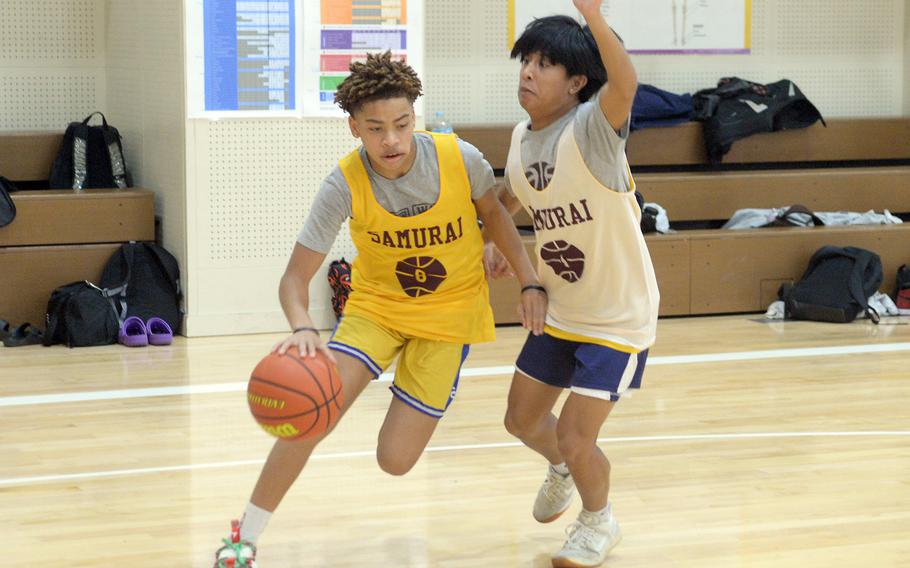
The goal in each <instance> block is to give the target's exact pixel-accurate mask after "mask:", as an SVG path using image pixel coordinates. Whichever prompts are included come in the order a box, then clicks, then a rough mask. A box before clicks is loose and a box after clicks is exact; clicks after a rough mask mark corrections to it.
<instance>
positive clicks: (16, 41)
mask: <svg viewBox="0 0 910 568" xmlns="http://www.w3.org/2000/svg"><path fill="white" fill-rule="evenodd" d="M103 6H104V3H103V0H102V1H99V0H38V1H36V0H3V2H0V60H2V61H3V62H4V63H7V62H10V61H20V62H30V61H36V60H40V61H48V62H51V61H57V62H69V61H73V60H83V61H85V62H92V61H94V60H95V59H96V58H97V57H98V56H99V47H100V48H102V49H103V45H104V44H103V34H104V30H103V29H102V28H99V27H98V25H97V24H98V23H99V16H100V15H101V13H102V10H103Z"/></svg>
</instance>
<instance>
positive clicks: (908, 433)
mask: <svg viewBox="0 0 910 568" xmlns="http://www.w3.org/2000/svg"><path fill="white" fill-rule="evenodd" d="M856 437H864V438H871V437H910V430H869V431H847V432H737V433H727V434H677V435H667V436H623V437H607V438H598V439H597V442H598V443H600V444H622V443H653V442H693V441H694V442H697V441H730V440H760V439H781V438H856ZM521 446H522V444H521V442H518V441H515V442H497V443H489V444H461V445H450V446H434V447H430V448H427V449H426V450H424V452H425V453H428V454H434V453H445V452H462V451H472V450H496V449H503V448H518V447H521ZM375 454H376V452H375V450H363V451H357V452H336V453H329V454H319V453H315V454H313V456H312V457H311V458H310V459H311V460H338V459H349V458H363V457H372V456H374V455H375ZM264 463H265V460H264V459H257V460H241V461H228V462H216V463H202V464H186V465H174V466H162V467H146V468H136V469H116V470H109V471H91V472H83V473H69V474H60V475H40V476H33V477H13V478H9V479H0V487H11V486H22V485H37V484H40V483H57V482H69V481H79V480H86V481H87V480H92V479H103V478H112V477H127V476H137V475H149V474H158V473H174V472H185V471H201V470H207V469H227V468H232V467H243V466H249V465H262V464H264Z"/></svg>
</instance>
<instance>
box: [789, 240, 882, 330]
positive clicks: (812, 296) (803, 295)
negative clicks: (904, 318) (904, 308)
mask: <svg viewBox="0 0 910 568" xmlns="http://www.w3.org/2000/svg"><path fill="white" fill-rule="evenodd" d="M882 279H883V273H882V261H881V259H880V258H879V256H878V255H877V254H875V253H874V252H871V251H868V250H865V249H861V248H857V247H843V248H840V247H832V246H826V247H822V248H820V249H818V250H817V251H816V252H815V254H813V255H812V258H811V259H810V260H809V266H808V268H806V272H805V274H803V277H802V278H801V279H800V280H799V282H797V283H796V284H795V285H793V286H788V285H785V286H782V287H781V290H780V292H779V294H780V298H781V299H782V300H783V301H784V305H785V307H786V313H787V317H788V318H792V319H801V320H813V321H827V322H834V323H849V322H851V321H853V320H854V319H856V316H858V315H859V314H861V313H866V314H868V315H869V317H870V319H871V320H872V322H873V323H876V324H877V323H878V321H879V316H878V313H876V311H875V310H874V309H872V308H870V307H869V304H868V299H869V298H870V297H871V296H872V295H873V294H875V293H876V292H877V291H878V289H879V287H880V286H881V285H882Z"/></svg>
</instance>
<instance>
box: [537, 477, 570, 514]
mask: <svg viewBox="0 0 910 568" xmlns="http://www.w3.org/2000/svg"><path fill="white" fill-rule="evenodd" d="M574 495H575V480H573V479H572V476H571V475H565V476H563V475H560V474H558V473H556V471H554V470H553V466H552V465H551V466H550V467H549V469H548V470H547V478H546V479H545V480H544V482H543V485H541V486H540V490H539V491H538V492H537V499H535V500H534V518H535V519H537V521H538V522H541V523H552V522H553V521H555V520H556V519H558V518H559V516H560V515H562V514H563V513H565V512H566V509H568V508H569V505H571V504H572V497H573V496H574Z"/></svg>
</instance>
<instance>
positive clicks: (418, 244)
mask: <svg viewBox="0 0 910 568" xmlns="http://www.w3.org/2000/svg"><path fill="white" fill-rule="evenodd" d="M420 94H421V84H420V80H419V79H418V78H417V75H416V74H415V73H414V71H413V69H411V67H409V66H408V65H407V64H405V63H403V62H400V61H393V60H392V57H391V54H390V53H388V52H386V53H385V54H381V55H373V54H371V55H369V56H368V57H367V60H366V62H365V63H364V62H355V63H353V64H352V65H351V75H350V76H349V77H347V78H346V79H345V80H344V81H343V82H342V83H341V84H340V85H339V87H338V91H337V94H336V96H335V101H336V103H337V104H338V105H339V106H340V107H341V108H342V109H344V110H345V111H346V112H347V113H348V114H349V118H348V124H349V126H350V130H351V133H352V134H353V135H354V137H355V138H359V139H360V140H361V141H362V143H363V144H362V146H360V147H359V148H357V149H355V150H354V151H352V152H351V153H350V154H348V155H347V156H345V157H344V158H342V159H341V161H340V162H339V164H338V166H337V167H336V168H335V169H334V170H332V172H331V173H330V174H329V175H328V177H326V178H325V180H324V181H323V182H322V186H321V187H320V189H319V192H318V194H317V195H316V198H315V200H314V202H313V204H312V207H311V209H310V211H309V214H308V216H307V219H306V222H305V223H304V226H303V229H302V231H301V232H300V235H299V237H298V241H297V244H296V245H295V247H294V251H293V253H292V254H291V259H290V261H289V263H288V266H287V270H286V272H285V274H284V276H283V277H282V279H281V285H280V290H279V296H280V298H281V305H282V307H283V309H284V312H285V314H286V315H287V318H288V321H289V322H290V324H291V327H292V328H293V329H294V330H295V331H294V332H293V333H292V334H291V335H290V336H289V337H287V338H286V339H285V340H283V341H281V342H280V343H279V344H278V345H277V346H276V350H277V351H278V352H279V353H285V352H286V351H287V350H288V349H289V348H290V347H296V348H297V349H298V350H299V351H300V353H302V354H306V355H310V356H312V355H315V353H316V351H317V350H320V351H322V352H324V353H325V354H326V355H329V356H330V357H333V358H334V360H335V361H337V365H338V370H339V372H340V375H341V380H342V389H343V398H344V403H343V408H342V412H344V411H346V410H347V409H348V408H349V407H350V405H351V404H352V403H353V402H354V401H355V400H356V399H357V397H358V395H360V393H361V392H362V391H363V390H364V388H365V387H366V386H367V384H369V383H370V381H371V380H373V379H375V378H376V377H378V376H379V374H380V373H382V371H383V370H384V369H385V368H386V367H387V366H388V365H389V364H390V363H391V362H392V360H393V358H395V357H396V356H398V355H400V357H399V360H398V365H397V367H396V370H395V378H394V382H393V383H392V386H391V390H392V397H391V401H390V403H389V408H388V412H387V414H386V417H385V421H384V423H383V425H382V428H381V430H380V432H379V441H378V447H377V449H376V458H377V460H378V462H379V466H380V467H381V468H382V469H383V470H384V471H386V472H388V473H390V474H392V475H403V474H405V473H407V472H408V471H409V470H410V469H411V467H412V466H413V465H414V464H415V462H416V461H417V459H418V458H419V457H420V455H421V454H422V452H423V450H424V448H425V447H426V445H427V443H428V442H429V440H430V437H431V436H432V434H433V431H434V430H435V429H436V425H437V423H438V421H439V419H440V418H442V416H443V413H444V412H445V411H446V409H447V408H448V406H449V404H450V403H451V402H452V399H453V398H454V396H455V389H456V387H457V382H458V375H459V372H460V369H461V365H462V363H463V362H464V360H465V357H466V356H467V354H468V347H469V346H470V344H473V343H480V342H486V341H492V340H493V339H494V327H493V315H492V310H491V308H490V304H489V292H488V288H487V282H486V278H485V274H484V271H485V267H484V264H483V260H484V254H483V251H484V236H488V237H489V238H490V239H491V240H492V242H493V243H495V244H496V246H498V247H499V248H500V249H502V251H503V252H504V253H505V256H506V257H507V258H508V261H509V263H511V265H512V266H513V267H516V272H517V273H518V277H519V279H520V280H521V283H522V285H523V286H539V284H540V282H539V281H538V279H537V275H536V273H535V270H534V266H533V265H532V263H531V261H530V259H529V258H528V256H527V253H526V252H525V250H524V247H523V246H522V244H521V241H520V239H519V236H518V232H517V230H516V229H515V226H514V223H513V222H512V219H511V217H510V216H509V214H508V213H507V212H506V210H505V209H504V208H503V206H502V205H501V204H500V202H499V200H498V198H497V195H496V191H495V190H492V189H493V186H494V185H495V181H494V177H493V170H492V168H491V167H490V165H489V164H488V163H487V162H486V161H485V160H484V159H483V156H482V154H481V153H480V152H479V151H478V150H477V149H476V148H474V147H473V146H471V145H470V144H468V143H466V142H464V141H462V140H459V139H457V138H456V137H455V135H453V134H430V133H426V132H414V122H415V114H414V107H413V103H414V101H415V100H416V99H417V97H418V96H420ZM478 218H479V219H480V220H481V221H483V224H484V231H485V232H486V234H485V235H484V236H482V235H481V230H480V228H479V226H478ZM347 219H350V232H351V238H352V239H353V241H354V245H355V246H356V248H357V257H356V259H355V260H354V262H353V266H352V276H351V288H352V291H351V294H350V297H349V298H348V301H347V304H346V306H345V311H344V317H342V318H341V321H340V322H339V324H338V326H337V328H336V329H335V332H334V334H333V335H332V337H331V339H330V340H329V341H328V343H323V341H322V339H321V338H320V337H319V334H318V332H317V331H315V329H314V328H315V325H314V323H313V321H312V319H311V318H310V315H309V313H308V307H309V294H308V289H309V284H310V281H311V280H312V278H313V276H314V275H316V273H317V272H318V271H319V269H320V267H321V266H322V265H323V262H324V260H325V257H326V254H327V253H328V252H329V249H331V247H332V244H333V242H334V240H335V238H336V236H337V234H338V232H339V231H340V230H341V226H342V223H343V222H344V221H345V220H347ZM521 306H522V310H523V320H522V323H523V325H524V326H525V327H526V328H528V329H529V330H530V332H531V333H542V332H543V322H544V315H545V313H546V298H544V297H542V296H541V295H540V294H536V293H534V292H533V290H532V289H529V290H527V291H525V292H524V293H522V294H521ZM288 356H290V355H288ZM319 441H320V439H315V440H303V441H285V440H278V441H277V442H276V443H275V445H274V447H273V449H272V451H271V453H270V454H269V457H268V460H267V461H266V463H265V466H264V467H263V469H262V473H261V474H260V477H259V481H258V482H257V484H256V486H255V488H254V490H253V494H252V497H251V499H250V502H249V504H248V505H247V508H246V511H245V514H244V516H243V519H242V521H241V526H240V533H241V538H242V539H243V541H246V542H247V543H249V545H250V546H251V547H252V546H254V545H255V543H256V541H257V540H258V538H259V535H260V534H261V533H262V531H263V529H264V527H265V525H266V522H267V521H268V520H269V517H270V516H271V514H272V512H273V511H274V510H275V508H276V507H277V506H278V504H279V503H280V502H281V500H282V498H283V497H284V495H285V493H286V492H287V490H288V489H289V488H290V486H291V485H292V484H293V482H294V481H295V480H296V478H297V476H298V475H299V474H300V472H301V470H302V469H303V467H304V465H306V463H307V460H308V458H309V456H310V453H311V452H312V451H313V449H314V447H315V446H316V445H317V444H318V442H319ZM348 506H349V508H351V509H354V508H356V507H357V503H350V504H349V505H348ZM226 553H227V552H226Z"/></svg>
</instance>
